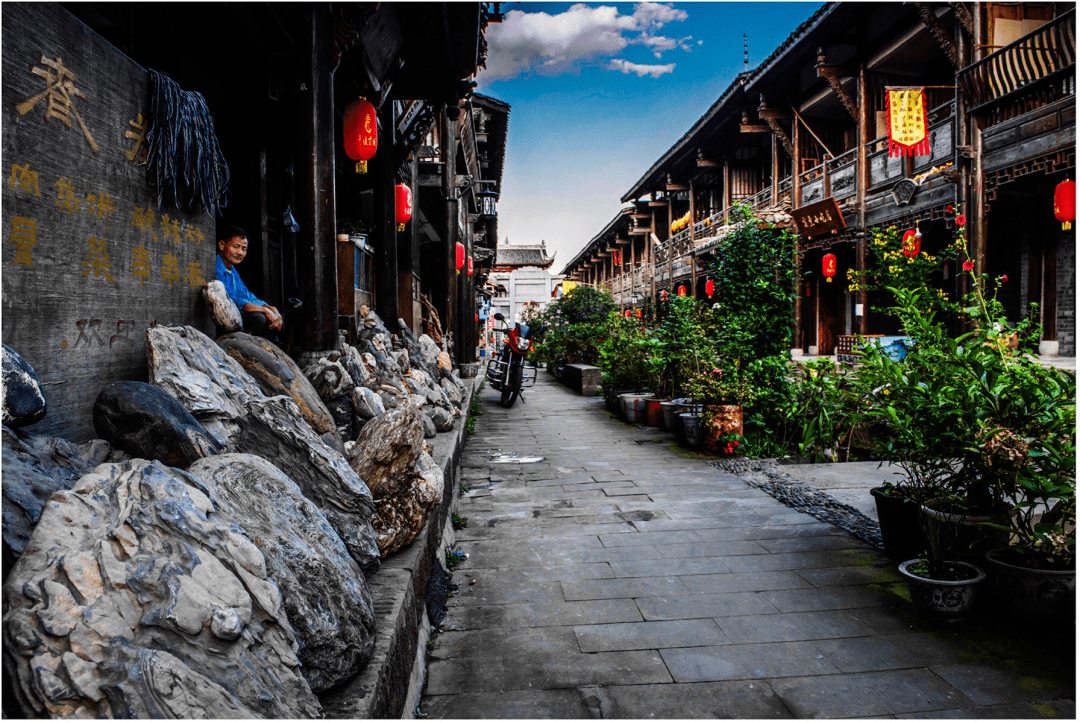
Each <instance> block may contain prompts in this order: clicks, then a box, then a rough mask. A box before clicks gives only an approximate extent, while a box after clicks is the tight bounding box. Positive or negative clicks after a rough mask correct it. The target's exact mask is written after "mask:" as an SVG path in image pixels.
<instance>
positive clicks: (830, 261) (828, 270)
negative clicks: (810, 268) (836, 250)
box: [821, 253, 836, 284]
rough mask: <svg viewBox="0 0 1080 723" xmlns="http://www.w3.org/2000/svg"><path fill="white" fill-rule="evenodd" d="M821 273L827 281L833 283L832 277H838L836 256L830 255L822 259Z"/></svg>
mask: <svg viewBox="0 0 1080 723" xmlns="http://www.w3.org/2000/svg"><path fill="white" fill-rule="evenodd" d="M821 273H822V274H824V276H825V281H827V282H829V283H830V284H831V283H832V277H834V276H836V254H832V253H828V254H825V255H824V256H822V257H821Z"/></svg>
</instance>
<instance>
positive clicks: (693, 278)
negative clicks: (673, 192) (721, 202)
mask: <svg viewBox="0 0 1080 723" xmlns="http://www.w3.org/2000/svg"><path fill="white" fill-rule="evenodd" d="M695 222H697V204H696V203H695V201H694V177H693V176H691V177H690V297H691V298H693V299H696V298H697V261H696V259H695V258H694V224H695Z"/></svg>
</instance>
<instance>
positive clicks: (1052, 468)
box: [986, 377, 1076, 623]
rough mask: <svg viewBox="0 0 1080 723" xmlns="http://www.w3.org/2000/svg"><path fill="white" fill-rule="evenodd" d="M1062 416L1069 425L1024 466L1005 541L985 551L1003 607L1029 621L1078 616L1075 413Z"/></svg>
mask: <svg viewBox="0 0 1080 723" xmlns="http://www.w3.org/2000/svg"><path fill="white" fill-rule="evenodd" d="M1069 379H1071V377H1070V378H1069ZM1062 380H1063V381H1064V380H1065V378H1063V379H1062ZM1068 386H1071V387H1074V384H1072V385H1068ZM1069 394H1070V396H1071V394H1072V392H1069ZM1060 416H1061V417H1062V421H1063V423H1064V424H1066V425H1069V427H1068V428H1066V429H1059V430H1057V431H1058V432H1059V433H1057V434H1053V435H1052V436H1051V438H1050V441H1049V444H1047V445H1045V447H1044V451H1047V452H1048V454H1045V455H1043V456H1041V457H1039V458H1037V459H1035V460H1031V461H1029V463H1028V464H1027V465H1026V467H1027V471H1028V473H1029V474H1028V475H1026V476H1025V477H1024V479H1023V480H1022V481H1021V490H1022V491H1021V499H1020V500H1019V501H1018V504H1017V506H1016V509H1015V514H1014V516H1013V517H1012V520H1011V523H1012V524H1011V525H1010V526H1009V527H1008V528H1006V529H1005V532H1006V533H1007V534H1008V535H1009V538H1010V543H1009V545H1008V546H1004V547H1001V548H998V549H995V550H992V551H990V552H988V553H987V554H986V560H987V564H988V569H989V572H990V580H991V586H992V589H993V590H994V591H995V593H996V595H997V597H998V600H999V602H1000V604H1001V606H1002V608H1003V609H1005V610H1007V611H1008V612H1009V613H1010V614H1012V615H1014V616H1016V617H1019V618H1021V619H1023V620H1026V621H1029V622H1043V623H1051V622H1068V621H1071V620H1073V619H1074V617H1075V615H1076V480H1075V477H1074V476H1073V469H1072V466H1073V464H1074V461H1075V459H1076V453H1075V438H1074V436H1073V431H1074V430H1075V412H1072V413H1066V414H1063V415H1060Z"/></svg>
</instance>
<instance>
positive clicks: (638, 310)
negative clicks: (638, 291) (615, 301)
mask: <svg viewBox="0 0 1080 723" xmlns="http://www.w3.org/2000/svg"><path fill="white" fill-rule="evenodd" d="M637 316H638V318H639V319H640V318H641V309H637Z"/></svg>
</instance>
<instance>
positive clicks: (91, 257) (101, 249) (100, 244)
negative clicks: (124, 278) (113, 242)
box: [82, 236, 115, 284]
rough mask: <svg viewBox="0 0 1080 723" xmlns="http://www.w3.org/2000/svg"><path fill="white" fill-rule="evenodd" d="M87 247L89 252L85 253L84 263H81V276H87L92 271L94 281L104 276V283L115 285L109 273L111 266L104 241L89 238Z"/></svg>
mask: <svg viewBox="0 0 1080 723" xmlns="http://www.w3.org/2000/svg"><path fill="white" fill-rule="evenodd" d="M87 245H89V247H90V250H89V251H88V252H87V253H86V261H83V265H82V266H83V272H82V275H83V276H89V275H90V272H91V271H92V272H94V278H95V279H96V278H98V277H99V276H101V275H102V274H104V275H105V280H106V281H108V282H109V283H110V284H112V283H115V282H114V281H113V277H112V274H110V273H109V269H111V268H112V266H113V265H112V264H110V263H109V250H108V249H106V248H105V239H103V238H102V239H97V238H94V237H93V236H91V237H90V238H89V240H88V241H87Z"/></svg>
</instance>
